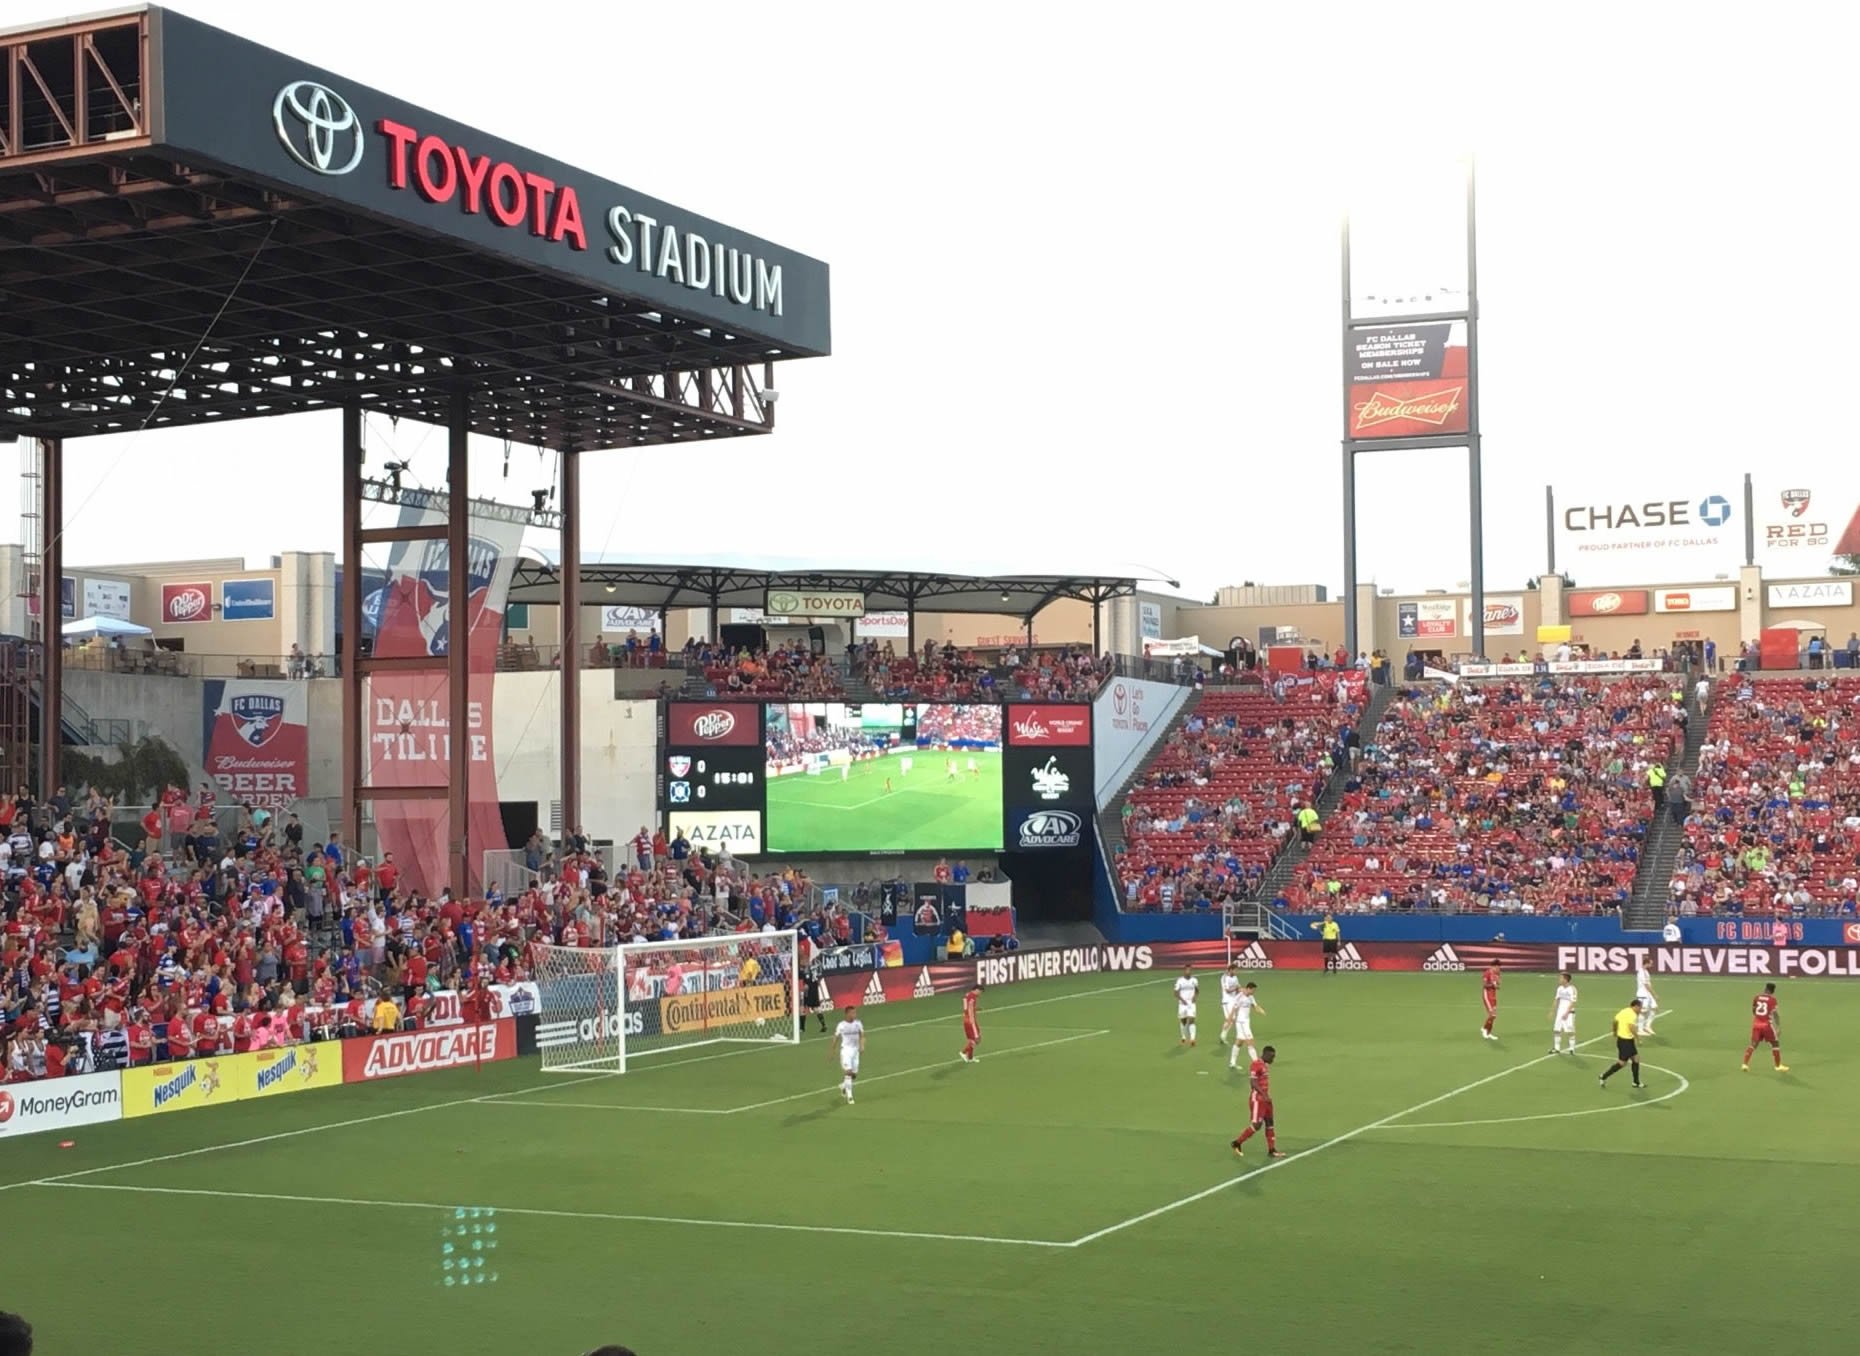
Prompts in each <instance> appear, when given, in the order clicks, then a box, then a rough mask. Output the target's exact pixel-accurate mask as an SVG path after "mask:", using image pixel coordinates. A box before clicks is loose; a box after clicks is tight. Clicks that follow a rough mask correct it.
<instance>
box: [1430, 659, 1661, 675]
mask: <svg viewBox="0 0 1860 1356" xmlns="http://www.w3.org/2000/svg"><path fill="white" fill-rule="evenodd" d="M1660 667H1661V665H1660V661H1659V660H1657V659H1570V660H1565V661H1563V662H1562V663H1557V662H1555V661H1551V662H1548V663H1541V664H1461V665H1460V669H1459V676H1460V677H1462V678H1529V677H1532V676H1534V675H1536V674H1540V673H1555V674H1582V673H1658V672H1660ZM1427 676H1428V677H1429V678H1450V675H1448V674H1446V673H1444V672H1442V671H1440V670H1438V669H1429V670H1427Z"/></svg>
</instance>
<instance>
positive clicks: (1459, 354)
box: [1348, 320, 1470, 439]
mask: <svg viewBox="0 0 1860 1356" xmlns="http://www.w3.org/2000/svg"><path fill="white" fill-rule="evenodd" d="M1350 362H1351V367H1350V372H1349V377H1348V380H1349V385H1350V391H1349V406H1350V420H1349V426H1350V437H1352V438H1358V439H1371V438H1417V437H1436V436H1438V435H1440V434H1445V433H1464V432H1466V431H1467V429H1468V427H1469V426H1470V425H1469V422H1468V421H1469V415H1468V409H1467V394H1468V391H1467V376H1466V322H1465V321H1463V320H1449V321H1440V322H1431V323H1428V324H1416V325H1370V326H1364V327H1362V328H1359V329H1353V330H1352V331H1351V332H1350Z"/></svg>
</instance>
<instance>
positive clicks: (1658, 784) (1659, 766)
mask: <svg viewBox="0 0 1860 1356" xmlns="http://www.w3.org/2000/svg"><path fill="white" fill-rule="evenodd" d="M1647 789H1648V790H1650V791H1652V792H1653V815H1654V818H1655V819H1658V818H1659V816H1660V810H1661V809H1662V808H1663V807H1664V806H1665V805H1666V764H1664V763H1655V764H1654V765H1653V766H1652V767H1650V768H1648V769H1647Z"/></svg>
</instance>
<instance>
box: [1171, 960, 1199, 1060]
mask: <svg viewBox="0 0 1860 1356" xmlns="http://www.w3.org/2000/svg"><path fill="white" fill-rule="evenodd" d="M1200 993H1201V981H1200V980H1198V979H1196V978H1195V967H1194V966H1192V965H1184V966H1183V967H1182V974H1181V977H1180V978H1179V979H1177V980H1176V982H1175V1017H1176V1020H1177V1021H1178V1022H1180V1023H1181V1024H1182V1044H1183V1045H1193V1044H1194V1043H1195V999H1196V998H1197V997H1198V996H1199V995H1200Z"/></svg>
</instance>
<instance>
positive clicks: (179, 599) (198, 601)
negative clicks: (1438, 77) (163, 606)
mask: <svg viewBox="0 0 1860 1356" xmlns="http://www.w3.org/2000/svg"><path fill="white" fill-rule="evenodd" d="M211 607H212V603H211V602H210V601H209V600H208V598H207V591H206V590H205V589H203V588H198V587H195V586H193V585H189V586H188V587H186V588H179V589H176V590H174V591H173V592H172V593H170V594H169V595H168V607H167V610H166V613H165V615H166V616H167V618H168V620H169V621H195V620H198V619H199V618H201V617H204V616H206V614H207V611H208V609H209V608H211Z"/></svg>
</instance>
